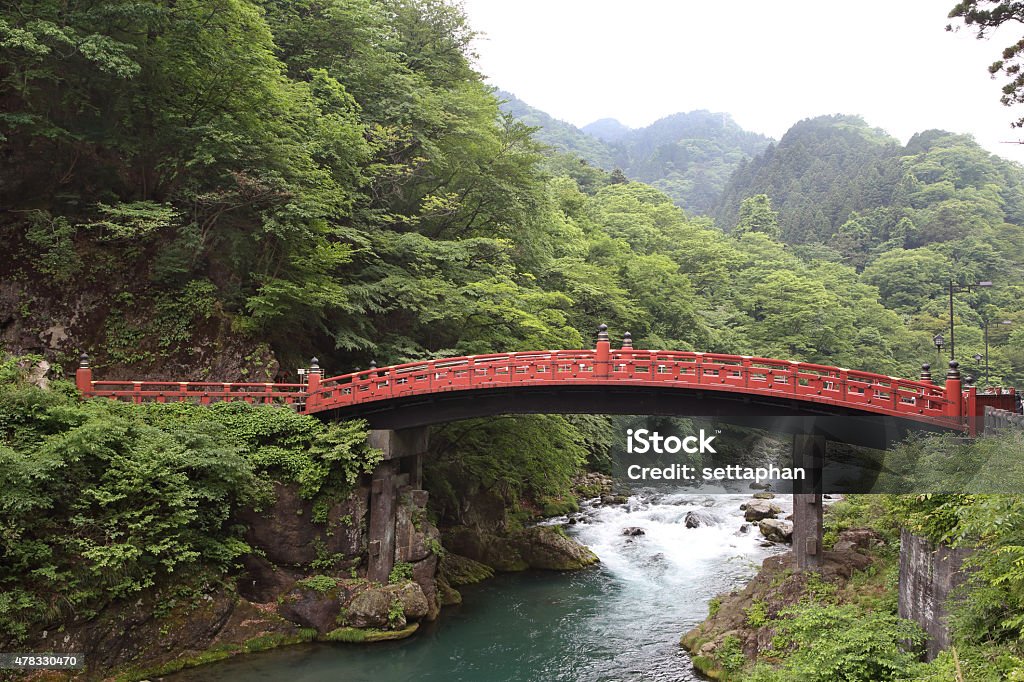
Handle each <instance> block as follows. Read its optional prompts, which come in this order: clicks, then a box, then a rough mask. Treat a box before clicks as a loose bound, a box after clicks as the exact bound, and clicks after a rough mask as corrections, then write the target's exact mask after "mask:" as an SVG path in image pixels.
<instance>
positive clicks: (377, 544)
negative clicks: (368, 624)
mask: <svg viewBox="0 0 1024 682" xmlns="http://www.w3.org/2000/svg"><path fill="white" fill-rule="evenodd" d="M428 436H429V429H428V428H427V427H418V428H412V429H401V430H391V429H375V430H372V431H370V438H369V443H370V446H371V447H373V448H376V449H378V450H380V451H382V452H383V453H384V461H382V462H381V463H380V464H379V465H377V469H376V470H375V471H374V472H373V479H372V482H371V488H370V528H369V533H370V536H369V546H368V548H367V549H368V553H369V565H368V566H367V575H366V577H367V578H368V579H370V580H374V581H376V582H381V583H386V582H387V581H388V576H390V574H391V569H392V568H394V566H395V523H396V518H397V517H396V511H397V508H398V492H399V490H400V489H402V488H406V487H408V488H412V489H419V488H421V487H422V485H423V455H424V454H425V453H426V451H427V441H428Z"/></svg>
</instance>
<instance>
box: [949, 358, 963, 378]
mask: <svg viewBox="0 0 1024 682" xmlns="http://www.w3.org/2000/svg"><path fill="white" fill-rule="evenodd" d="M946 378H947V379H959V378H960V363H959V362H957V361H956V360H950V361H949V371H948V372H946Z"/></svg>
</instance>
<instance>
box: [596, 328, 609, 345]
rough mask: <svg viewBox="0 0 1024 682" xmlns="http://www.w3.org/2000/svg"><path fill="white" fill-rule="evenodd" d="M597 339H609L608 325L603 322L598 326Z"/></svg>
mask: <svg viewBox="0 0 1024 682" xmlns="http://www.w3.org/2000/svg"><path fill="white" fill-rule="evenodd" d="M597 340H598V342H601V341H607V340H608V325H606V324H602V325H601V326H599V327H598V328H597Z"/></svg>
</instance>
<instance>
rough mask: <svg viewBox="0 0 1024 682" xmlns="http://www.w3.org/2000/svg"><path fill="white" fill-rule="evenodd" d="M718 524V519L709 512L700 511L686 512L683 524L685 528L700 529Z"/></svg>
mask: <svg viewBox="0 0 1024 682" xmlns="http://www.w3.org/2000/svg"><path fill="white" fill-rule="evenodd" d="M716 523H718V518H717V517H716V516H715V515H714V514H711V513H709V512H706V511H704V510H703V509H701V510H699V511H698V510H695V511H688V512H686V518H685V519H684V520H683V524H684V525H685V526H686V527H687V528H700V527H701V526H713V525H715V524H716Z"/></svg>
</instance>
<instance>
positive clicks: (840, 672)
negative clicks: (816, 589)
mask: <svg viewBox="0 0 1024 682" xmlns="http://www.w3.org/2000/svg"><path fill="white" fill-rule="evenodd" d="M779 616H780V617H779V618H778V619H776V620H775V621H774V623H773V626H774V630H775V638H774V640H773V642H772V647H773V648H774V649H776V650H780V651H783V652H785V660H784V663H783V665H782V666H781V667H780V668H771V667H769V666H766V665H762V666H758V668H757V669H756V670H755V671H754V672H753V673H752V674H751V675H750V676H748V677H746V678H745V679H748V680H751V681H756V682H782V681H783V680H785V681H786V682H790V681H792V680H800V681H801V682H884V681H885V680H899V679H903V678H904V676H905V675H906V674H907V672H908V671H910V670H912V669H913V668H914V667H915V665H914V664H915V662H916V658H917V656H916V654H915V648H916V647H917V646H919V645H920V644H921V643H922V642H923V640H924V633H923V632H922V631H921V629H920V628H919V627H918V626H917V625H916V624H914V623H912V622H910V621H907V620H903V619H901V618H897V617H896V616H895V615H893V614H889V613H883V612H872V611H865V610H864V609H861V608H859V607H857V606H855V605H853V604H841V605H835V604H814V603H809V604H801V605H799V606H797V607H794V608H792V609H789V610H787V611H783V612H782V613H780V614H779ZM904 642H909V643H911V647H909V648H908V647H906V646H905V645H904Z"/></svg>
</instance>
